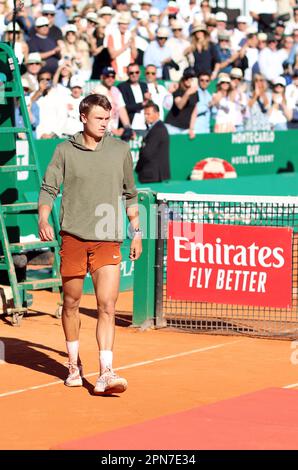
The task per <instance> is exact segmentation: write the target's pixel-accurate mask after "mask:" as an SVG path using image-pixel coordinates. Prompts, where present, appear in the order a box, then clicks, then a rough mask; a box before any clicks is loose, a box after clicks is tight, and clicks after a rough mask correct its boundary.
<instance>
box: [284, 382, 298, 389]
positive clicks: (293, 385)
mask: <svg viewBox="0 0 298 470" xmlns="http://www.w3.org/2000/svg"><path fill="white" fill-rule="evenodd" d="M296 387H298V383H297V384H290V385H285V386H284V387H282V388H296Z"/></svg>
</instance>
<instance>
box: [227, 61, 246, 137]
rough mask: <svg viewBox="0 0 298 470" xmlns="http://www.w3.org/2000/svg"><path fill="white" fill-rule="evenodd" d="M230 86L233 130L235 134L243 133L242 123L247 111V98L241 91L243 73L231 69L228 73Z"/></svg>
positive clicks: (237, 69)
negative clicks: (233, 114)
mask: <svg viewBox="0 0 298 470" xmlns="http://www.w3.org/2000/svg"><path fill="white" fill-rule="evenodd" d="M230 78H231V85H232V93H231V96H232V99H233V101H234V103H235V108H236V109H235V113H236V114H235V130H236V132H242V131H244V121H245V119H246V116H247V114H246V111H247V97H246V94H245V93H244V89H243V81H242V80H243V73H242V70H241V69H239V68H236V67H235V68H233V69H232V70H231V73H230Z"/></svg>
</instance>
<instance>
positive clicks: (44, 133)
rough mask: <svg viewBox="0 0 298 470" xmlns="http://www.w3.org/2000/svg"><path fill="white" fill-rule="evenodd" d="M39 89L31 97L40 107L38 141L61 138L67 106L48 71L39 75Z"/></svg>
mask: <svg viewBox="0 0 298 470" xmlns="http://www.w3.org/2000/svg"><path fill="white" fill-rule="evenodd" d="M38 83H39V89H38V90H37V91H36V92H35V93H33V94H32V95H31V101H32V102H34V101H36V102H37V104H38V106H39V117H40V121H39V124H38V126H37V128H36V137H37V138H38V139H51V138H53V137H61V135H62V132H61V130H62V129H61V123H64V122H65V117H66V106H65V101H64V100H61V95H60V94H59V93H57V91H56V90H55V88H54V87H53V83H52V75H51V73H50V72H48V71H43V72H40V73H39V75H38Z"/></svg>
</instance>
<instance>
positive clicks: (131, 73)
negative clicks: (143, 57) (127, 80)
mask: <svg viewBox="0 0 298 470" xmlns="http://www.w3.org/2000/svg"><path fill="white" fill-rule="evenodd" d="M128 75H140V71H139V70H131V71H130V72H128Z"/></svg>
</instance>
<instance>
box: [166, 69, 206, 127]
mask: <svg viewBox="0 0 298 470" xmlns="http://www.w3.org/2000/svg"><path fill="white" fill-rule="evenodd" d="M195 77H196V74H195V71H194V70H193V69H192V68H190V67H189V68H187V69H185V70H184V73H183V76H182V78H181V80H180V82H179V87H178V89H177V90H176V91H175V92H174V93H173V97H174V103H173V106H172V109H170V111H169V112H168V115H167V117H166V120H165V122H166V126H167V129H168V132H169V134H187V133H190V131H193V129H191V128H190V123H191V118H192V116H193V112H194V110H195V107H196V104H197V102H198V93H197V92H198V84H197V81H196V79H195Z"/></svg>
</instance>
